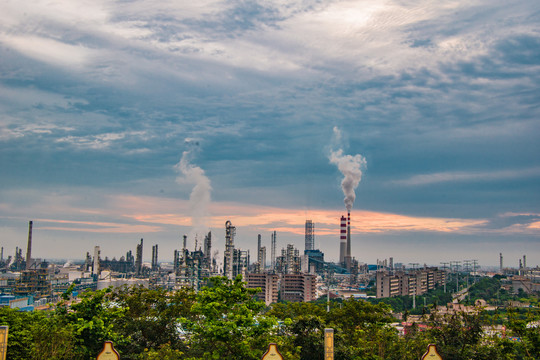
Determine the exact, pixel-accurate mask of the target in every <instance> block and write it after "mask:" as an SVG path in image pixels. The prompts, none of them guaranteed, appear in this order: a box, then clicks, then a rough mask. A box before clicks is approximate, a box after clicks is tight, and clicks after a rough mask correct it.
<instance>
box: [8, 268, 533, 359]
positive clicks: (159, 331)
mask: <svg viewBox="0 0 540 360" xmlns="http://www.w3.org/2000/svg"><path fill="white" fill-rule="evenodd" d="M475 288H476V289H477V290H478V291H480V292H482V291H483V292H484V294H488V293H490V292H491V293H493V291H492V290H489V289H492V287H491V285H489V283H488V282H483V281H481V282H479V285H478V286H476V287H475ZM477 290H474V291H477ZM256 293H257V289H247V288H246V287H245V284H244V283H243V282H242V280H241V278H240V277H238V278H236V279H234V280H228V279H226V278H223V277H218V278H212V279H211V280H210V281H209V282H208V285H207V286H206V287H204V288H203V289H201V291H199V292H198V293H197V294H195V293H194V292H193V291H191V290H188V289H183V290H179V291H174V292H169V291H166V290H163V289H157V288H156V289H146V288H143V287H134V288H121V289H116V290H112V289H106V290H100V291H95V292H87V293H84V294H82V296H81V298H80V299H79V300H78V302H74V303H72V304H69V303H67V302H61V303H60V304H58V306H57V309H56V310H55V311H48V312H30V313H26V312H19V311H15V310H12V309H9V308H0V325H8V326H9V327H10V328H9V342H8V359H10V360H11V359H13V360H20V359H31V360H32V359H33V360H41V359H59V360H62V359H74V360H90V359H95V358H96V355H97V354H98V353H99V351H100V350H101V349H102V347H103V343H104V341H105V340H111V341H113V343H114V345H115V348H116V349H117V350H118V351H119V352H120V354H121V358H122V359H123V360H129V359H133V360H157V359H160V360H177V359H182V360H195V359H247V360H250V359H260V358H261V357H262V354H263V353H264V352H265V351H266V349H267V348H268V344H269V343H270V342H275V343H277V344H278V347H279V350H280V352H281V353H282V354H283V356H284V358H286V359H287V360H307V359H309V360H319V359H322V358H323V354H324V329H325V328H333V329H334V346H335V347H334V350H335V356H334V358H335V359H336V360H338V359H339V360H357V359H368V360H369V359H371V360H382V359H387V360H394V359H395V360H398V359H400V360H402V359H415V360H416V359H419V358H420V356H421V355H422V354H423V353H424V352H425V350H426V349H427V345H428V344H430V343H435V344H437V347H438V350H439V352H440V353H441V355H442V356H443V358H444V359H445V360H460V359H473V360H484V359H486V360H487V359H515V360H520V359H523V360H529V359H539V358H540V356H539V355H538V354H540V328H539V327H538V320H539V319H540V313H539V310H538V309H537V308H521V309H508V310H504V309H498V310H497V311H495V312H491V313H488V312H486V311H480V309H478V312H473V313H465V312H463V313H449V314H445V315H437V314H435V313H434V314H432V315H429V314H428V313H427V312H426V315H425V317H424V318H423V320H422V322H423V324H422V325H419V324H415V323H413V324H412V325H411V326H408V327H407V328H406V332H405V334H404V335H403V336H400V335H399V334H398V331H397V330H396V328H395V327H394V326H392V325H391V322H393V321H394V319H393V317H392V316H391V312H392V308H391V307H390V306H389V305H388V304H386V303H385V302H379V303H376V304H374V303H371V302H368V301H364V300H355V299H352V298H351V299H347V300H344V301H342V302H337V301H332V302H331V303H330V304H331V306H330V310H329V312H327V310H326V301H319V302H312V303H278V304H273V305H272V306H271V307H270V308H267V307H266V306H265V305H264V303H262V302H260V301H258V300H256V298H255V297H254V295H255V294H256ZM432 295H433V294H432ZM438 296H439V295H437V292H435V293H434V295H433V296H432V298H433V299H436V298H439V297H438ZM66 298H68V296H66ZM324 300H326V299H324ZM384 300H387V299H384ZM535 324H536V325H535ZM486 325H488V326H496V325H499V326H500V325H504V326H506V333H504V334H502V335H501V336H492V335H489V336H488V335H486V334H485V333H484V329H483V327H484V326H486Z"/></svg>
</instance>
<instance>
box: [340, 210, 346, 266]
mask: <svg viewBox="0 0 540 360" xmlns="http://www.w3.org/2000/svg"><path fill="white" fill-rule="evenodd" d="M346 221H347V219H346V218H345V216H341V226H340V234H339V263H340V264H342V265H344V264H345V256H346V254H347V223H346Z"/></svg>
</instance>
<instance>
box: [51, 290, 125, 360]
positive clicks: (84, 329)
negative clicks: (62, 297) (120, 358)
mask: <svg viewBox="0 0 540 360" xmlns="http://www.w3.org/2000/svg"><path fill="white" fill-rule="evenodd" d="M111 292H112V290H111V288H108V289H104V290H98V291H87V292H84V293H82V294H81V296H80V302H78V303H73V304H71V306H69V308H68V305H67V304H66V303H60V304H59V305H58V306H57V309H56V314H55V315H56V316H57V317H58V321H59V322H60V323H62V324H64V326H71V329H72V330H73V333H74V336H75V341H76V354H74V355H73V359H83V360H86V359H88V360H90V359H95V357H96V356H97V354H99V352H100V351H101V349H102V348H103V344H104V342H105V341H108V340H109V341H112V342H113V343H114V344H115V346H118V345H119V346H122V345H123V344H124V342H125V341H126V339H125V338H124V337H123V336H122V335H121V334H120V333H119V332H118V331H117V330H116V329H115V327H114V321H115V320H117V319H119V318H120V317H122V316H124V313H125V309H123V308H121V307H119V306H117V304H115V303H113V302H111Z"/></svg>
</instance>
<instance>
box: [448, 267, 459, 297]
mask: <svg viewBox="0 0 540 360" xmlns="http://www.w3.org/2000/svg"><path fill="white" fill-rule="evenodd" d="M460 264H461V261H450V268H452V265H454V272H455V273H456V293H458V292H459V273H458V271H459V267H460Z"/></svg>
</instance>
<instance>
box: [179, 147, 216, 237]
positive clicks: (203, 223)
mask: <svg viewBox="0 0 540 360" xmlns="http://www.w3.org/2000/svg"><path fill="white" fill-rule="evenodd" d="M196 145H197V144H196ZM191 157H192V151H184V152H183V153H182V158H181V159H180V162H179V163H178V164H176V166H175V169H176V170H177V171H178V172H179V173H180V175H179V176H178V177H177V178H176V182H177V183H179V184H193V185H194V186H193V189H192V190H191V194H190V196H189V205H190V217H191V225H192V230H191V233H190V236H193V235H195V234H204V233H205V232H206V231H207V230H208V226H207V225H208V224H207V222H208V217H209V211H208V207H209V205H210V193H211V191H212V186H211V185H210V179H209V178H208V177H207V176H206V175H205V174H204V170H203V169H201V168H200V167H198V166H196V165H193V164H191V163H190V160H191Z"/></svg>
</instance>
